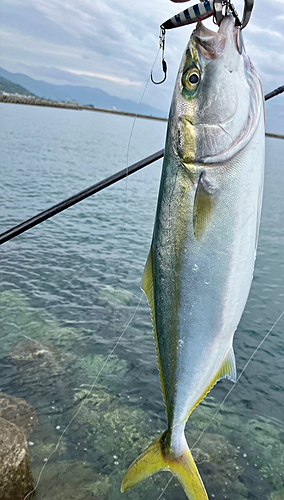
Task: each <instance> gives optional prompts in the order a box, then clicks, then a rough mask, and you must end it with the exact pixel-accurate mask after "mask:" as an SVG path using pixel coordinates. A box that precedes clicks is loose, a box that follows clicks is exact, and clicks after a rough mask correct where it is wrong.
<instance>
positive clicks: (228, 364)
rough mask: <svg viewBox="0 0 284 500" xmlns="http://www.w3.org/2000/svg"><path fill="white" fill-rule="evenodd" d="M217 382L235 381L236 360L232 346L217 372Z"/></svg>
mask: <svg viewBox="0 0 284 500" xmlns="http://www.w3.org/2000/svg"><path fill="white" fill-rule="evenodd" d="M218 375H219V376H218V380H221V379H222V378H227V379H229V380H231V381H232V382H236V380H237V368H236V358H235V353H234V349H233V346H232V347H230V349H229V351H228V354H227V356H226V357H225V360H224V362H223V364H222V366H221V368H220V370H219V373H218Z"/></svg>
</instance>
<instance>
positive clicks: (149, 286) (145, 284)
mask: <svg viewBox="0 0 284 500" xmlns="http://www.w3.org/2000/svg"><path fill="white" fill-rule="evenodd" d="M141 285H142V290H143V291H144V292H145V294H146V297H147V300H148V303H149V306H150V309H151V316H152V324H153V331H154V338H155V344H156V352H157V359H158V366H159V373H160V380H161V387H162V392H163V397H164V401H165V405H166V410H167V414H168V403H167V396H166V390H165V384H164V379H163V371H162V365H161V358H160V351H159V343H158V337H157V328H156V313H155V293H154V266H153V246H152V245H151V248H150V252H149V255H148V259H147V262H146V265H145V269H144V273H143V276H142V282H141Z"/></svg>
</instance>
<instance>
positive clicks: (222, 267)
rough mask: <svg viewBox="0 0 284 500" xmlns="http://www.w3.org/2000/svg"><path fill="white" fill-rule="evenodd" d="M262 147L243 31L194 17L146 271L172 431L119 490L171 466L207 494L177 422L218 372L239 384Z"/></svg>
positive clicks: (257, 91)
mask: <svg viewBox="0 0 284 500" xmlns="http://www.w3.org/2000/svg"><path fill="white" fill-rule="evenodd" d="M264 154H265V118H264V98H263V91H262V86H261V82H260V80H259V77H258V76H257V73H256V70H255V68H254V66H253V64H252V63H251V61H250V59H249V57H248V55H247V54H246V52H245V49H244V44H243V40H242V33H241V31H240V30H239V29H238V28H237V27H236V26H235V20H234V18H233V17H232V15H226V16H225V17H224V19H223V20H222V22H221V25H220V27H219V30H218V32H214V31H211V30H209V29H208V28H206V27H205V26H204V25H202V23H198V25H197V26H196V28H195V29H194V31H193V32H192V35H191V37H190V40H189V43H188V45H187V47H186V50H185V53H184V55H183V58H182V61H181V65H180V69H179V71H178V75H177V80H176V84H175V89H174V93H173V98H172V104H171V109H170V115H169V122H168V129H167V137H166V145H165V155H164V162H163V168H162V175H161V182H160V190H159V196H158V202H157V211H156V219H155V225H154V230H153V238H152V244H151V248H150V252H149V256H148V260H147V263H146V266H145V269H144V274H143V278H142V288H143V290H144V292H145V294H146V296H147V299H148V303H149V306H150V309H151V315H152V323H153V330H154V338H155V343H156V351H157V358H158V367H159V375H160V381H161V388H162V394H163V398H164V402H165V407H166V414H167V423H168V428H167V430H166V431H165V432H163V434H162V435H161V436H160V437H159V438H158V439H157V440H156V441H155V442H154V443H153V444H151V445H150V446H149V447H148V448H147V449H146V451H144V453H142V455H140V456H139V457H138V458H137V459H136V460H135V461H134V462H133V463H132V465H131V466H130V467H129V469H128V470H127V472H126V474H125V475H124V477H123V480H122V484H121V491H125V490H126V489H127V488H130V487H132V486H134V485H136V484H137V483H139V482H140V481H142V480H143V479H145V478H146V477H149V476H150V475H152V474H153V473H155V472H157V471H159V470H166V471H171V472H172V474H173V475H175V476H176V477H177V478H178V480H179V482H180V483H181V486H182V487H183V489H184V492H185V493H186V495H187V498H188V499H190V500H206V499H208V496H207V493H206V490H205V487H204V485H203V482H202V479H201V477H200V475H199V472H198V469H197V467H196V465H195V462H194V460H193V458H192V455H191V452H190V449H189V447H188V444H187V442H186V438H185V434H184V429H185V424H186V422H187V420H188V418H189V416H190V414H191V413H192V411H193V410H194V408H196V407H197V405H199V403H200V402H201V401H202V400H203V398H204V397H205V396H206V395H207V394H208V393H209V391H210V390H211V389H212V387H213V386H214V385H215V384H216V382H217V381H219V380H221V379H224V378H227V379H229V380H231V381H233V382H235V381H236V377H237V371H236V361H235V355H234V350H233V337H234V333H235V331H236V329H237V326H238V323H239V321H240V318H241V316H242V313H243V310H244V307H245V304H246V301H247V298H248V294H249V290H250V286H251V282H252V278H253V271H254V262H255V258H256V249H257V241H258V233H259V223H260V213H261V204H262V192H263V178H264Z"/></svg>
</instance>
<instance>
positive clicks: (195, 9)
mask: <svg viewBox="0 0 284 500" xmlns="http://www.w3.org/2000/svg"><path fill="white" fill-rule="evenodd" d="M213 13H214V7H213V0H205V2H200V3H198V4H196V5H193V6H192V7H189V8H188V9H185V10H184V11H183V12H180V13H179V14H176V15H175V16H173V17H171V18H170V19H168V20H167V21H165V22H164V23H163V24H162V25H161V27H163V28H165V29H167V30H170V29H172V28H177V27H178V26H185V25H186V24H192V23H196V22H197V21H203V20H204V19H207V17H210V16H212V15H213ZM221 13H222V4H221Z"/></svg>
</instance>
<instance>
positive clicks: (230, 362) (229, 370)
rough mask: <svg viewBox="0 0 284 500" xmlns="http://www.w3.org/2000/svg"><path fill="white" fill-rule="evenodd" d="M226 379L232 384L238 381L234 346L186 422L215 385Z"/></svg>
mask: <svg viewBox="0 0 284 500" xmlns="http://www.w3.org/2000/svg"><path fill="white" fill-rule="evenodd" d="M224 378H227V379H229V380H231V381H232V382H236V380H237V368H236V359H235V353H234V349H233V346H231V347H230V349H229V351H228V352H227V354H226V356H225V359H224V361H223V363H222V365H221V368H220V369H219V370H218V372H217V373H216V375H215V376H214V378H213V379H212V380H211V381H210V384H209V385H208V386H207V387H206V389H205V391H204V392H203V393H202V394H201V396H200V398H199V399H198V400H197V401H196V402H195V403H194V405H193V407H192V408H191V409H190V411H189V412H188V414H187V417H186V420H187V419H188V417H189V415H190V414H191V413H192V412H193V410H194V409H195V408H196V407H197V406H198V405H199V403H201V401H202V400H203V399H204V398H205V396H207V394H208V393H209V392H210V391H211V389H212V388H213V387H214V385H215V384H217V382H218V381H219V380H222V379H224Z"/></svg>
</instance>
